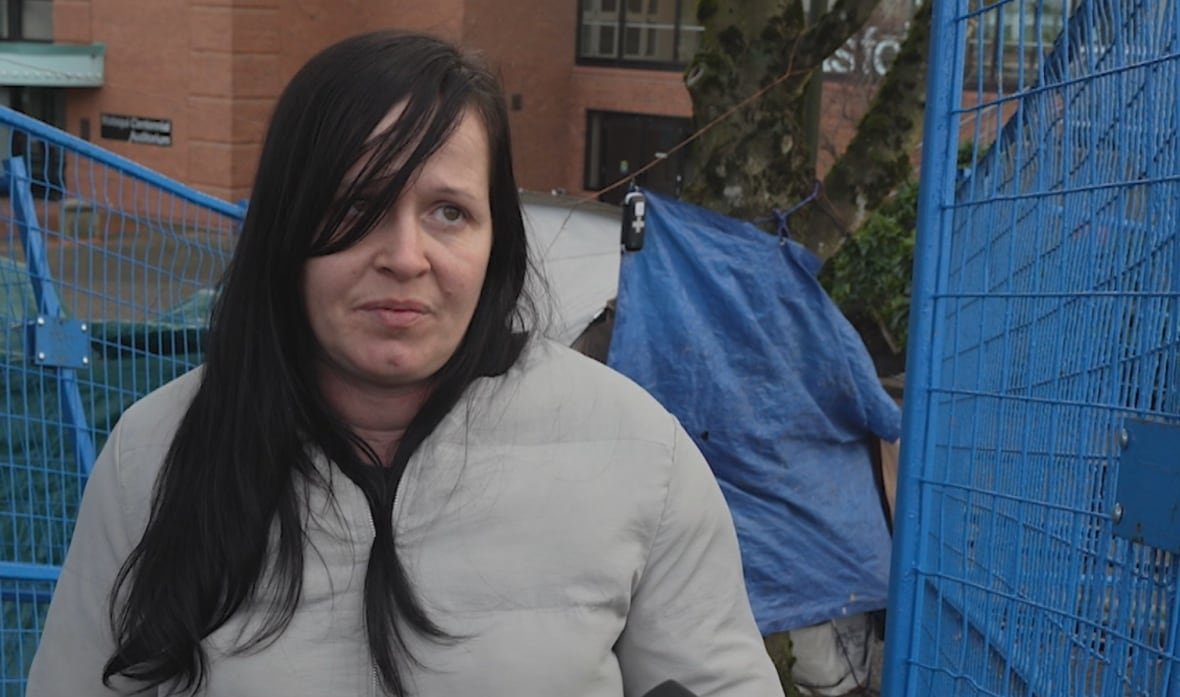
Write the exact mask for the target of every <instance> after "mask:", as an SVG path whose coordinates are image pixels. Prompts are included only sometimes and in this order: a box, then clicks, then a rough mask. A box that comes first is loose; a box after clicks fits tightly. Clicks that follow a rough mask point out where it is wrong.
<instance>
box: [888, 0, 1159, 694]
mask: <svg viewBox="0 0 1180 697" xmlns="http://www.w3.org/2000/svg"><path fill="white" fill-rule="evenodd" d="M1178 5H1180V3H1177V2H1176V1H1175V0H1140V1H1133V0H1121V1H1120V0H1080V1H1076V0H1075V1H1074V2H1068V1H1066V2H1062V1H1058V2H1051V1H1049V0H1040V1H1035V0H1009V1H1007V2H994V1H992V2H987V1H981V0H947V2H945V3H944V2H942V1H941V0H939V2H938V4H937V5H936V6H935V19H934V21H935V26H934V38H933V44H932V54H933V55H932V56H931V63H932V70H931V73H930V83H929V85H928V90H929V102H928V104H929V106H928V112H927V120H926V140H925V144H924V162H923V172H922V192H921V204H920V206H921V207H920V215H919V217H920V222H919V240H918V248H919V249H918V252H917V256H918V259H917V262H916V263H917V268H916V270H915V299H914V303H915V304H914V312H913V319H912V321H913V325H912V327H911V341H910V346H911V349H910V351H911V355H910V357H909V365H908V370H907V378H908V379H907V389H906V427H905V435H904V437H903V451H904V452H903V456H902V458H903V460H902V473H903V474H902V479H901V481H900V482H899V489H900V501H899V510H898V527H897V529H896V532H895V546H894V567H893V585H892V589H891V598H890V618H889V619H890V626H889V635H888V637H887V642H886V643H887V659H886V663H887V666H886V678H885V689H886V694H887V695H889V696H890V697H900V696H901V695H1046V696H1053V697H1058V696H1075V695H1076V696H1079V697H1081V696H1086V697H1089V696H1103V697H1105V696H1111V697H1114V696H1118V697H1122V696H1124V695H1142V696H1144V697H1147V696H1152V697H1154V696H1157V695H1180V658H1178V656H1180V646H1178V638H1180V632H1178V629H1177V622H1176V617H1177V612H1178V611H1180V594H1178V593H1177V580H1178V574H1180V563H1178V562H1177V556H1176V555H1177V552H1180V508H1177V505H1178V504H1177V498H1176V497H1177V492H1180V328H1178V326H1180V232H1178V229H1180V223H1178V220H1180V116H1178V113H1180V112H1178V110H1177V100H1178V99H1180V7H1178Z"/></svg>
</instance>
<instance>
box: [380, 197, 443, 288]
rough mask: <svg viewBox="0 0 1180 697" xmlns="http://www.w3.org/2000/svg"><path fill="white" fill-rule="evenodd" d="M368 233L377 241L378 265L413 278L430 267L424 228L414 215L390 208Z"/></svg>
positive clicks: (400, 276)
mask: <svg viewBox="0 0 1180 697" xmlns="http://www.w3.org/2000/svg"><path fill="white" fill-rule="evenodd" d="M369 234H370V235H372V236H373V242H374V243H375V245H376V250H375V253H374V262H375V263H376V265H377V267H378V269H380V270H382V271H385V272H386V273H391V274H393V275H394V276H395V277H397V278H414V277H415V276H420V275H422V274H424V273H426V272H427V271H429V270H430V261H429V259H427V258H426V247H425V245H424V243H425V242H426V239H425V232H423V230H422V229H421V227H420V226H419V225H418V223H417V220H416V219H414V218H413V217H412V216H398V215H396V214H395V213H392V212H391V213H390V214H389V215H387V216H385V218H384V219H382V220H381V221H380V222H378V223H377V227H376V228H375V229H374V230H373V231H372V232H370V233H369Z"/></svg>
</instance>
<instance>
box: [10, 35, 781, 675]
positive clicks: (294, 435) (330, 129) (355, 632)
mask: <svg viewBox="0 0 1180 697" xmlns="http://www.w3.org/2000/svg"><path fill="white" fill-rule="evenodd" d="M528 268H529V264H528V255H527V249H526V242H525V234H524V226H523V223H522V220H521V213H520V203H519V200H518V196H517V192H516V184H515V181H514V179H513V174H512V165H511V155H510V149H509V141H508V123H507V113H506V110H505V108H504V103H503V98H502V95H501V93H500V91H499V87H498V86H497V85H496V83H495V80H494V79H493V78H492V77H491V76H490V74H489V73H488V72H487V71H486V70H485V69H484V68H482V67H479V66H478V65H476V64H475V63H474V62H473V61H472V60H471V59H470V58H469V57H467V56H464V55H462V54H461V53H459V52H458V51H456V50H455V49H454V48H453V47H451V46H449V45H447V44H445V43H443V42H441V41H438V40H436V39H432V38H429V37H425V36H418V35H409V34H397V33H376V34H370V35H366V36H360V37H356V38H353V39H349V40H346V41H344V42H341V43H339V44H337V45H335V46H332V47H330V48H328V49H327V50H325V51H324V52H322V53H321V54H319V55H318V56H316V57H315V58H313V59H312V60H311V61H310V62H309V63H308V64H307V65H306V66H305V67H304V68H303V69H302V70H301V71H300V72H299V73H298V74H297V75H296V76H295V78H294V79H293V80H292V82H291V83H290V85H289V86H288V87H287V89H286V90H285V92H284V93H283V95H282V97H281V98H280V99H279V102H278V104H277V106H276V108H275V113H274V116H273V119H272V123H271V126H270V129H269V132H268V135H267V138H266V142H265V145H264V148H263V152H262V156H261V160H260V162H259V167H258V176H257V180H256V182H255V188H254V195H253V199H252V201H251V205H250V210H249V213H248V215H247V217H246V221H245V224H244V226H243V230H242V234H241V239H240V241H239V243H238V246H237V249H236V250H235V253H234V257H233V260H232V262H231V264H230V267H229V269H228V271H227V274H226V278H225V281H224V284H223V288H222V291H221V294H220V297H219V300H218V303H217V305H216V307H215V309H214V313H213V318H212V323H211V327H210V333H209V340H208V350H207V361H206V364H205V365H204V366H203V367H202V368H201V369H200V370H198V371H194V372H192V373H189V374H188V375H186V376H184V377H182V378H180V379H179V380H176V381H175V382H173V383H171V384H169V385H166V386H165V387H163V388H161V389H160V390H158V391H156V392H154V393H153V394H151V395H149V396H148V397H146V398H145V399H143V400H141V401H140V402H139V403H137V404H136V405H134V406H132V407H131V408H130V409H129V410H128V411H127V412H126V413H125V414H124V416H123V418H122V419H121V420H120V422H119V424H118V426H117V427H116V428H115V429H114V431H113V432H112V434H111V437H110V439H109V441H108V443H107V445H106V447H105V448H104V450H103V452H102V455H101V456H100V458H99V461H98V463H97V464H96V466H95V469H94V473H93V475H92V477H91V479H90V482H89V484H88V486H87V489H86V492H85V496H84V499H83V503H82V509H81V513H80V515H79V520H78V524H77V528H76V532H75V536H74V540H73V542H72V544H71V547H70V551H69V554H68V558H67V560H66V562H65V565H64V567H63V569H62V573H61V577H60V581H59V583H58V586H57V589H56V592H55V595H54V599H53V602H52V605H51V607H50V610H49V616H48V618H47V621H46V625H45V630H44V634H43V638H42V642H41V645H40V648H39V650H38V654H37V656H36V659H35V660H34V663H33V669H32V673H31V676H30V679H29V692H28V694H29V695H30V696H31V697H41V696H50V695H52V696H53V697H60V696H62V695H83V694H85V695H97V694H131V693H134V692H137V691H140V690H145V689H147V690H149V691H150V690H151V689H153V688H154V689H156V690H157V694H172V693H173V692H172V691H175V692H176V693H180V694H187V693H195V694H202V695H227V696H233V697H251V696H254V695H283V696H284V697H285V696H288V695H333V696H335V695H376V694H389V695H422V696H425V697H434V696H440V697H441V696H459V695H490V696H498V695H503V696H504V697H508V696H510V695H511V696H512V697H519V696H522V695H527V696H532V695H536V696H538V697H539V696H541V695H579V696H587V697H598V696H602V697H606V696H612V697H617V696H619V695H624V694H625V695H641V694H643V693H644V692H646V691H647V690H649V689H650V688H652V687H653V686H654V685H656V684H657V683H660V682H662V681H664V680H666V679H675V680H678V681H680V682H681V683H683V684H684V685H686V686H687V687H688V688H689V689H692V690H694V691H695V692H696V693H697V694H699V695H702V696H703V695H772V694H774V695H779V694H781V689H780V688H779V686H778V682H777V679H776V677H775V674H774V671H773V668H772V666H771V664H770V661H769V659H768V658H767V656H766V653H765V650H764V649H763V647H762V643H761V639H760V637H759V636H758V633H757V630H756V628H755V626H754V622H753V619H752V617H751V614H750V609H749V604H748V601H747V599H746V596H745V591H744V587H743V585H742V576H741V570H740V563H739V555H738V550H737V543H736V538H735V535H734V531H733V527H732V523H731V521H730V518H729V514H728V511H727V509H726V507H725V504H724V502H723V499H722V498H721V495H720V492H719V489H718V487H717V485H716V484H715V482H714V481H713V479H712V477H711V475H710V472H709V469H708V467H707V466H706V464H705V463H704V462H703V460H702V458H701V456H700V454H699V453H698V452H697V450H696V449H695V448H694V447H693V445H692V442H691V441H690V440H689V439H688V437H687V436H686V435H685V433H684V431H683V430H682V429H681V428H680V427H679V425H678V424H677V423H676V421H675V420H674V419H673V418H672V417H671V416H670V415H668V414H667V413H666V412H665V411H664V410H662V409H661V408H660V407H659V406H658V405H657V404H655V403H654V401H653V400H651V399H650V398H649V397H648V396H647V395H646V394H645V393H643V392H642V391H641V390H640V389H639V388H637V387H635V386H634V385H633V384H631V383H629V382H628V381H626V380H625V379H624V378H622V377H620V376H618V375H616V374H614V373H612V372H610V371H609V370H607V369H605V368H603V367H601V366H599V365H597V364H596V363H594V362H593V361H590V360H588V359H584V358H582V357H580V356H579V355H577V354H575V353H573V352H572V351H569V350H567V349H564V348H562V347H559V346H556V345H553V344H551V343H548V342H546V341H544V340H542V339H539V338H536V337H535V336H533V335H531V334H530V333H528V332H526V331H525V330H526V328H527V326H528V322H527V321H526V320H527V319H528V313H526V312H525V310H526V309H527V308H528V307H529V303H528V298H527V297H525V292H524V286H525V277H526V271H527V270H528ZM153 485H154V488H153Z"/></svg>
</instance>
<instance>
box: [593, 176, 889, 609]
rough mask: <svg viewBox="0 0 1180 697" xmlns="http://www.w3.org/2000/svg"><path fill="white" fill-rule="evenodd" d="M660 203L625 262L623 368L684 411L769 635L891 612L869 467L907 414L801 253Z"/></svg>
mask: <svg viewBox="0 0 1180 697" xmlns="http://www.w3.org/2000/svg"><path fill="white" fill-rule="evenodd" d="M646 196H647V231H646V245H645V246H644V248H643V250H642V251H640V252H637V253H629V254H627V255H626V256H625V257H624V259H623V264H622V270H621V274H620V286H619V298H618V314H617V316H616V319H615V328H614V336H613V338H612V340H611V346H610V354H609V363H610V364H611V365H612V366H613V367H615V368H616V369H618V370H619V371H621V372H623V373H624V374H626V375H628V376H630V377H631V378H632V379H634V380H635V381H636V382H638V383H639V384H640V385H642V386H643V387H645V388H646V389H647V390H648V391H649V392H651V393H652V394H653V395H654V396H655V397H656V398H657V399H658V400H659V401H660V402H661V403H662V404H663V405H664V406H665V407H666V408H667V409H668V410H669V411H671V412H672V413H673V414H675V415H676V416H677V417H678V418H679V419H680V421H681V423H683V424H684V427H685V428H686V429H687V430H688V432H689V433H690V434H691V435H692V437H693V439H694V440H695V441H696V444H697V445H698V446H699V447H700V449H701V451H702V452H703V453H704V455H705V458H706V459H707V460H708V462H709V465H710V466H711V467H712V469H713V472H714V474H715V475H716V477H717V480H718V481H719V482H720V485H721V489H722V491H723V493H724V494H725V497H726V500H727V501H728V503H729V506H730V510H731V511H732V513H733V517H734V522H735V524H736V527H737V531H738V537H739V540H740V542H741V548H742V561H743V566H744V571H745V576H746V585H747V588H748V590H749V593H750V600H751V604H752V606H753V608H754V614H755V617H756V619H757V621H758V625H759V628H760V629H761V630H762V632H763V633H773V632H781V631H785V630H790V629H795V628H799V627H803V626H807V625H813V624H817V623H819V622H824V621H826V620H829V619H832V618H836V617H841V616H843V615H847V614H853V613H860V612H867V611H870V610H876V609H880V608H882V607H884V606H885V601H886V595H887V588H888V574H889V552H890V540H889V533H888V529H887V527H886V522H885V517H884V512H883V509H882V505H881V502H880V497H879V493H878V489H877V486H876V484H875V482H874V477H873V470H872V464H871V463H872V461H871V457H870V447H871V438H872V437H873V436H877V437H881V438H884V439H886V440H894V439H895V438H896V437H897V435H898V431H899V430H900V425H901V423H900V422H901V417H900V412H899V410H898V408H897V406H896V404H895V403H894V402H893V400H892V399H890V397H889V396H888V395H887V394H886V393H885V391H884V390H883V388H882V387H881V385H880V382H879V381H878V379H877V376H876V373H875V371H874V369H873V364H872V361H871V360H870V358H869V356H868V353H867V351H866V350H865V348H864V344H863V342H862V341H861V339H860V337H859V336H858V335H857V333H856V331H855V330H854V329H853V328H852V326H851V325H850V324H849V323H848V322H847V320H845V319H844V317H843V316H842V315H841V314H840V312H839V310H837V308H836V307H835V305H834V304H833V303H832V302H831V300H830V299H829V298H828V297H827V295H826V293H825V292H824V291H823V289H822V288H821V287H820V285H819V283H818V282H817V281H816V278H815V272H816V271H817V269H818V266H819V264H818V261H817V260H816V258H815V257H814V256H813V255H812V254H811V253H810V252H808V251H807V250H806V249H804V248H803V247H801V246H800V245H798V244H795V243H794V242H787V243H785V244H783V243H780V240H778V239H776V238H775V237H773V236H771V235H767V234H766V233H765V232H762V231H761V230H759V229H757V228H755V227H754V226H753V225H750V224H748V223H743V222H740V221H736V220H733V219H731V218H726V217H724V216H721V215H719V214H717V213H714V212H712V211H708V210H704V209H701V208H698V207H695V206H691V205H688V204H685V203H681V202H678V201H675V200H672V199H667V198H664V197H661V196H658V195H655V194H651V193H646Z"/></svg>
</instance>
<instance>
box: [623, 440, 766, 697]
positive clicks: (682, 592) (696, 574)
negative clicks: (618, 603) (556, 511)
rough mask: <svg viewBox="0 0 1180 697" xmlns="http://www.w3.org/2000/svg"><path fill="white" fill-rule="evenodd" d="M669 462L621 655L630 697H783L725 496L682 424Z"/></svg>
mask: <svg viewBox="0 0 1180 697" xmlns="http://www.w3.org/2000/svg"><path fill="white" fill-rule="evenodd" d="M672 453H673V455H672V468H671V473H670V477H669V483H668V490H667V493H666V495H665V501H664V509H663V512H662V515H661V517H660V522H659V525H658V527H657V529H656V532H655V536H654V538H653V540H652V544H651V548H650V551H649V554H648V559H647V562H646V564H645V566H644V568H643V571H642V572H641V575H640V577H639V580H638V582H637V583H636V585H635V587H634V590H633V594H632V600H631V607H630V610H629V612H628V615H627V621H626V626H625V628H624V630H623V634H622V636H621V637H620V639H619V643H618V645H617V647H616V651H617V652H618V656H619V663H620V666H621V668H622V672H623V684H624V692H625V693H626V695H627V697H642V695H644V694H645V693H646V692H647V691H648V690H650V689H651V688H653V687H654V686H656V685H658V684H660V683H661V682H664V681H665V680H676V681H677V682H679V683H680V684H682V685H684V686H685V687H686V688H688V689H689V690H691V691H692V692H693V693H695V694H696V695H698V696H699V697H772V696H773V697H782V695H783V689H782V686H781V684H780V682H779V680H778V676H777V674H776V672H775V669H774V666H773V664H772V663H771V661H770V657H769V655H768V654H767V652H766V648H765V645H764V644H763V642H762V637H761V635H760V634H759V632H758V628H757V626H756V625H755V623H754V616H753V613H752V612H751V610H750V601H749V598H748V597H747V595H746V587H745V583H744V580H743V577H742V566H741V555H740V553H739V551H738V542H737V533H736V531H735V530H734V526H733V519H732V517H731V516H730V513H729V508H728V506H727V505H726V503H725V499H724V498H723V497H722V494H721V488H720V487H719V486H718V484H717V481H716V479H714V477H713V473H712V471H711V470H710V469H709V466H708V464H706V462H705V459H704V457H703V456H702V455H701V453H700V451H699V450H697V448H696V446H695V445H694V444H693V443H692V441H691V440H690V439H689V437H688V435H687V434H686V433H685V432H684V430H683V429H682V428H681V427H680V426H679V424H677V425H676V427H675V436H674V439H673V448H672Z"/></svg>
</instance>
